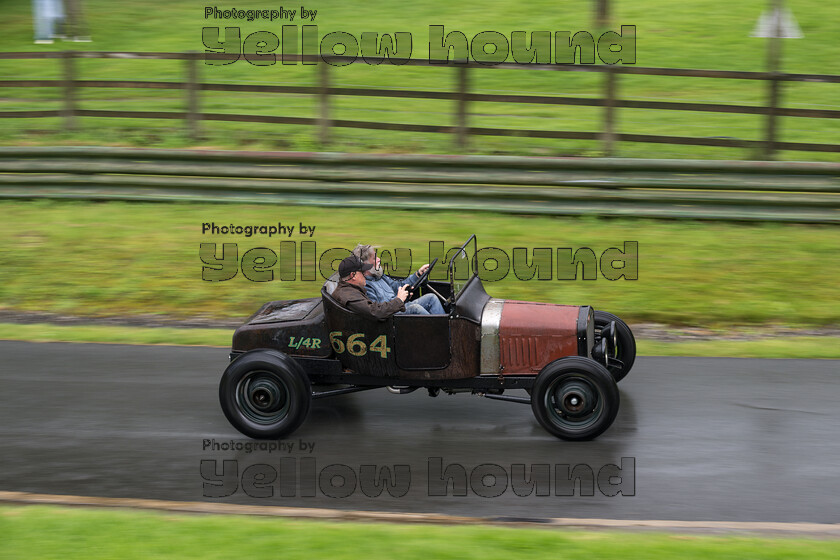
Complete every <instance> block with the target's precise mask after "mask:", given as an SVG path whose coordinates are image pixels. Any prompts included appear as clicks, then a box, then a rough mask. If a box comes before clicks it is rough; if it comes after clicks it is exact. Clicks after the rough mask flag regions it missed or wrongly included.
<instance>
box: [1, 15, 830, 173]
mask: <svg viewBox="0 0 840 560" xmlns="http://www.w3.org/2000/svg"><path fill="white" fill-rule="evenodd" d="M592 4H593V3H580V2H571V1H561V2H549V1H546V0H538V1H535V2H529V3H528V5H527V7H525V6H518V7H513V6H511V5H510V3H507V2H499V1H492V2H486V1H485V2H478V1H476V0H465V1H463V2H458V3H457V4H453V3H451V2H450V3H447V2H443V1H441V0H432V1H425V2H415V3H412V4H410V5H403V4H393V3H387V2H370V3H367V4H366V5H365V7H364V8H363V9H359V8H358V7H357V6H352V5H349V4H346V3H341V2H336V1H333V0H329V1H324V2H319V3H318V6H317V17H316V20H315V22H314V24H315V25H317V26H318V36H319V37H323V36H324V35H326V34H327V33H329V32H331V31H345V32H348V33H351V34H353V35H354V36H355V37H361V34H362V32H371V31H374V32H377V33H379V34H384V33H394V32H396V31H405V32H410V33H411V34H412V38H413V43H412V46H413V49H412V56H413V57H415V58H428V53H429V46H428V41H429V35H430V34H429V26H430V25H444V26H445V29H446V30H447V32H448V31H451V30H458V31H462V32H463V33H465V35H466V36H467V38H468V39H469V38H472V37H473V36H474V35H475V34H476V33H478V32H481V31H486V30H493V31H498V32H500V33H502V34H504V35H505V36H507V37H510V33H511V32H512V31H515V30H520V31H539V30H549V31H564V30H568V31H571V32H575V31H581V30H586V31H590V32H592V33H593V34H594V35H596V36H597V35H598V34H599V33H598V30H597V29H596V28H595V26H594V23H593V15H592ZM611 4H612V12H613V14H614V16H613V22H614V23H613V25H612V26H610V27H611V28H613V29H618V28H619V26H620V25H622V24H624V25H635V26H636V28H637V65H638V66H653V67H656V66H662V67H681V68H705V69H724V70H747V71H756V70H763V69H764V65H765V56H766V54H765V46H766V45H765V40H764V39H759V38H753V37H750V33H751V32H752V30H753V27H754V26H755V23H756V21H757V20H758V18H759V16H760V14H761V13H762V12H763V11H764V10H765V8H766V4H767V3H766V1H765V0H748V1H746V2H739V3H737V4H731V3H730V4H722V3H720V2H717V1H713V0H694V1H692V2H691V3H687V4H685V3H684V4H676V5H675V4H673V3H669V2H664V1H662V0H644V1H643V2H628V1H613V2H612V3H611ZM787 5H788V6H789V7H790V8H791V10H792V11H793V13H794V14H795V16H796V18H797V20H798V23H799V25H800V27H801V28H802V31H803V33H804V38H803V39H790V40H785V41H784V47H783V65H782V67H783V69H784V70H786V71H788V72H799V73H828V74H838V73H840V62H838V61H840V43H839V42H838V41H837V40H836V37H837V21H840V5H838V4H833V3H825V2H818V1H817V0H794V1H791V2H788V3H787ZM85 7H86V10H87V16H88V17H87V19H88V21H89V25H90V28H91V34H92V36H93V39H94V41H93V42H92V43H66V42H64V43H63V42H57V43H56V44H55V45H51V46H41V45H38V46H35V45H33V44H32V30H31V15H30V6H29V4H27V3H16V4H12V5H10V6H8V7H6V8H4V33H3V34H2V36H0V50H2V51H32V50H36V51H37V50H61V49H85V50H125V51H185V50H197V51H203V50H204V46H203V44H202V41H201V29H202V27H205V26H208V27H220V28H222V27H225V26H238V27H240V28H241V30H242V31H241V32H242V36H243V37H245V36H246V35H247V34H249V33H251V32H254V31H258V30H269V31H272V32H275V33H276V34H278V35H279V34H280V28H281V26H282V25H283V24H292V25H299V24H300V23H301V22H300V21H299V19H296V20H295V21H294V22H289V21H284V22H278V21H275V22H270V23H263V22H247V21H242V20H212V19H210V20H205V19H204V6H203V5H202V6H199V5H194V4H192V3H187V2H163V1H161V0H152V1H149V2H144V3H142V4H115V3H113V2H105V0H87V1H86V2H85ZM261 7H266V8H276V7H277V6H275V5H273V4H270V3H265V2H256V3H253V4H249V5H248V8H249V9H256V8H261ZM220 8H222V9H224V7H222V6H220ZM298 9H299V8H298ZM308 23H312V22H308ZM201 74H202V76H201V77H202V79H203V80H205V81H208V82H214V83H219V82H222V83H262V84H278V83H282V84H287V85H315V84H316V71H315V69H314V68H313V67H309V66H306V67H304V66H302V65H296V66H289V65H286V66H283V65H279V64H278V65H275V66H268V67H257V66H253V65H251V64H249V63H248V62H246V61H245V60H240V61H238V62H236V63H234V64H231V65H228V66H202V68H201ZM183 75H184V67H183V63H182V62H179V61H133V60H85V61H81V62H80V63H79V68H78V76H77V77H78V78H79V79H132V80H134V79H150V80H172V81H175V80H179V79H182V78H183ZM330 75H331V78H330V79H331V83H332V85H334V86H363V87H373V88H377V87H381V88H395V87H396V88H411V89H414V88H416V89H430V90H440V91H452V90H453V88H454V86H455V71H454V70H453V69H451V68H443V69H439V68H435V69H433V68H409V67H396V66H393V65H389V64H385V65H382V66H371V65H367V64H354V65H351V66H347V67H342V68H338V67H332V68H330ZM59 76H60V68H59V65H58V63H57V61H54V60H34V61H31V60H26V61H0V79H7V78H56V77H59ZM470 81H471V90H472V91H476V92H483V93H518V94H554V95H565V96H579V97H599V96H601V94H602V87H603V78H602V77H601V76H600V75H596V74H594V73H586V72H539V71H530V70H498V69H488V70H478V71H475V72H472V73H471V77H470ZM838 88H840V86H838V85H837V84H820V83H797V84H791V85H788V86H785V88H784V91H783V96H782V99H783V103H784V104H785V105H786V106H788V107H801V108H824V109H830V108H834V109H837V108H838V102H837V100H838V99H840V95H838ZM618 91H619V95H620V96H621V97H623V98H627V99H638V100H667V101H684V102H710V103H732V104H748V105H761V104H763V103H765V101H766V86H765V85H763V84H762V83H761V82H759V81H753V80H722V79H714V80H713V79H708V78H689V77H663V76H626V77H621V79H620V82H619V86H618ZM79 101H80V106H81V107H82V108H88V109H111V110H169V111H180V110H183V108H184V102H183V97H182V95H181V93H180V92H178V91H170V90H138V89H122V90H121V89H108V90H96V89H86V90H83V91H82V92H80V94H79ZM332 103H333V106H332V108H331V116H332V117H333V118H335V119H352V120H369V121H387V122H397V123H422V124H433V123H437V124H440V125H441V126H449V125H451V124H453V116H452V111H453V104H452V102H449V101H436V100H429V99H388V98H361V97H352V96H344V97H340V98H334V99H333V101H332ZM60 107H61V100H60V90H55V89H47V88H26V89H24V88H3V92H2V98H0V110H3V111H5V110H8V111H12V110H24V109H57V108H60ZM317 107H318V105H317V100H316V99H314V98H311V97H309V96H305V95H291V94H287V95H279V94H277V95H266V94H253V93H238V94H236V93H230V92H207V93H205V94H203V96H202V110H204V111H206V112H218V113H221V112H232V113H248V114H262V115H284V116H317ZM470 113H471V115H470V124H471V125H472V126H480V127H501V128H535V129H546V130H556V129H564V130H575V131H597V130H600V128H601V121H602V110H601V109H599V108H596V107H577V106H542V105H514V104H509V103H486V102H485V103H480V104H473V105H472V106H471V108H470ZM60 126H61V123H60V122H59V121H58V120H57V119H4V122H3V127H4V129H5V134H4V135H3V137H2V138H0V143H2V144H47V145H54V144H56V143H66V144H99V145H140V146H154V147H184V146H192V145H195V144H196V142H194V141H192V140H190V139H189V138H188V137H187V136H186V135H185V134H184V131H183V128H182V126H181V124H180V123H178V122H177V121H175V122H170V121H154V122H152V121H141V120H137V119H92V118H87V119H83V120H82V122H81V128H80V130H78V131H76V132H73V133H65V132H61V131H60ZM763 127H764V121H763V118H762V117H761V116H759V115H736V114H717V113H698V112H686V111H654V110H644V109H622V110H620V111H619V113H618V131H619V132H626V133H640V134H668V135H677V136H697V137H728V138H739V139H753V140H755V139H760V138H761V134H762V131H763ZM203 129H204V132H203V134H204V136H203V138H202V139H201V140H200V141H199V142H198V144H200V145H204V146H216V147H228V148H248V149H282V150H312V149H316V148H321V149H323V148H328V149H332V150H339V151H385V152H435V153H447V152H450V151H451V150H452V148H453V140H452V138H450V137H449V136H448V135H443V134H418V133H411V132H401V131H392V132H383V131H364V130H357V129H341V130H334V131H333V136H332V140H331V143H330V144H329V145H327V146H321V145H319V144H318V143H317V142H316V133H317V131H316V130H315V129H314V128H311V127H303V126H291V125H289V126H280V125H264V124H249V123H221V122H207V123H204V125H203ZM780 139H781V140H785V141H800V142H826V143H840V127H838V126H837V122H836V120H832V119H804V118H793V117H784V118H781V121H780ZM468 151H469V152H474V153H519V154H538V155H583V156H597V155H601V146H600V145H599V143H597V142H593V141H585V140H550V141H549V140H539V139H526V138H493V137H478V138H474V139H473V140H472V144H471V146H470V148H469V149H468ZM618 155H620V156H623V157H691V158H721V159H729V158H731V159H743V158H749V157H753V156H755V154H753V153H749V152H748V151H746V150H741V149H729V148H713V147H680V146H670V145H657V144H639V143H624V144H622V145H621V146H620V148H619V151H618ZM780 157H781V158H783V159H805V160H833V161H837V160H838V155H837V154H831V153H819V152H794V153H788V152H785V153H782V154H780Z"/></svg>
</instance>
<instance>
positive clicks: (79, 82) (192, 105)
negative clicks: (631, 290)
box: [0, 51, 840, 159]
mask: <svg viewBox="0 0 840 560" xmlns="http://www.w3.org/2000/svg"><path fill="white" fill-rule="evenodd" d="M206 56H213V55H205V54H203V53H163V52H96V51H85V52H72V51H65V52H42V53H25V52H2V53H0V59H7V60H8V59H17V60H23V59H45V58H55V59H57V60H58V61H59V62H60V64H61V66H62V78H61V79H56V80H0V87H10V88H11V87H15V88H21V87H27V88H28V87H48V88H49V87H52V88H59V89H61V90H62V92H63V106H62V108H61V109H60V110H31V111H0V118H37V117H53V118H55V117H60V118H62V119H63V120H64V126H65V127H66V128H67V129H73V128H74V127H76V126H77V124H76V120H77V117H117V118H150V119H175V120H182V121H184V123H185V125H186V127H187V128H188V130H189V131H190V133H191V134H193V135H194V136H196V137H197V136H198V135H199V133H200V123H201V121H239V122H257V123H273V124H292V125H311V126H315V127H317V129H318V138H319V140H320V141H321V142H322V143H326V142H327V141H328V140H329V133H330V129H331V128H332V127H342V128H358V129H375V130H397V131H411V132H421V133H444V134H451V135H453V137H454V139H455V144H456V146H457V147H458V148H459V149H464V148H465V147H466V145H467V144H468V142H469V137H470V136H507V137H529V138H547V139H584V140H594V141H600V142H601V144H602V147H603V152H604V153H605V154H606V155H610V154H613V153H614V151H615V144H616V143H617V142H652V143H659V144H682V145H694V146H719V147H730V148H747V149H752V150H754V151H755V152H756V153H760V154H761V156H762V157H763V158H765V159H772V158H773V155H774V152H775V151H777V150H800V151H816V152H840V144H826V143H818V142H782V141H779V140H778V138H777V130H778V126H777V121H778V119H779V117H800V118H820V119H837V118H840V111H838V110H832V109H804V108H788V107H783V106H782V98H783V87H782V86H783V84H785V83H788V82H822V83H835V84H836V83H840V76H837V75H827V74H789V73H769V72H737V71H725V70H692V69H680V68H645V67H637V66H625V65H614V66H606V65H583V64H514V63H505V64H499V65H495V66H486V65H483V64H478V63H475V62H471V63H466V64H455V63H450V64H448V65H446V64H445V63H443V62H442V61H430V60H423V59H409V60H404V59H400V60H396V61H395V62H397V63H399V64H401V65H409V66H427V67H429V71H430V72H435V71H437V72H440V71H441V68H451V67H453V66H454V67H456V68H457V76H458V80H457V85H456V87H455V88H454V90H453V91H451V92H443V91H423V90H412V89H382V88H375V89H374V88H359V87H332V86H331V85H330V65H329V64H325V63H323V61H320V59H319V57H307V56H296V57H293V58H294V59H295V60H296V61H297V62H307V63H314V62H319V61H320V63H319V64H317V68H318V70H317V76H318V85H316V86H290V85H254V84H224V83H204V82H201V81H200V79H199V63H200V62H201V61H203V60H205V57H206ZM90 58H113V59H168V60H173V59H175V60H183V61H184V63H185V68H184V81H181V82H171V81H134V80H131V81H129V80H84V79H80V76H79V75H78V71H77V64H76V60H77V59H90ZM333 58H336V59H340V58H341V57H333ZM384 66H389V65H388V64H386V65H384ZM494 69H517V70H520V71H546V70H548V71H557V72H596V73H600V74H603V76H604V80H603V97H601V98H584V97H565V96H553V95H507V94H488V93H473V92H471V91H470V87H469V86H470V78H469V77H470V74H471V73H472V72H476V71H492V70H494ZM622 75H650V76H693V77H700V78H718V79H737V80H758V81H760V82H763V83H764V86H763V87H764V88H765V90H766V92H765V93H766V99H767V104H766V105H763V106H756V105H736V104H722V103H683V102H672V101H644V100H627V99H620V98H619V97H618V95H617V92H618V89H619V83H620V77H621V76H622ZM79 88H151V89H177V90H183V92H184V110H183V111H112V110H92V109H81V108H80V107H79V103H78V101H77V94H76V92H77V90H78V89H79ZM202 91H230V92H260V93H281V94H282V93H287V94H306V95H312V96H315V97H316V98H317V99H318V116H317V117H292V116H266V115H248V114H229V113H206V112H202V111H201V92H202ZM336 95H346V96H362V97H386V98H416V99H440V100H448V101H452V102H453V111H452V123H451V124H450V125H431V124H406V123H396V122H377V121H357V120H342V119H333V118H331V115H330V98H331V96H336ZM838 98H840V95H838ZM476 102H502V103H530V104H544V105H577V106H590V107H602V108H603V117H602V128H601V130H600V131H585V132H581V131H572V130H533V129H509V128H483V127H474V126H470V124H469V115H470V103H476ZM620 109H656V110H667V111H700V112H714V113H736V114H750V115H763V116H764V117H765V118H764V127H763V134H762V135H761V136H762V138H763V139H762V140H739V139H735V138H717V137H715V138H700V137H686V136H665V135H656V134H628V133H619V132H616V124H615V123H616V113H617V112H618V110H620Z"/></svg>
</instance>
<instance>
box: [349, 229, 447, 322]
mask: <svg viewBox="0 0 840 560" xmlns="http://www.w3.org/2000/svg"><path fill="white" fill-rule="evenodd" d="M353 254H354V255H356V256H357V257H359V259H361V260H362V262H364V263H367V264H369V265H371V268H370V270H368V271H367V272H365V276H366V277H367V285H366V286H365V291H366V292H367V295H368V297H369V298H370V299H371V300H372V301H375V302H380V303H381V302H386V301H390V300H392V299H393V298H394V297H396V295H397V292H398V291H399V289H400V287H401V286H403V285H405V284H412V283H413V282H414V281H415V280H417V278H418V277H419V276H422V275H423V273H424V272H426V270H428V268H429V265H428V264H424V265H423V266H421V267H420V268H419V269H417V272H416V273H415V274H412V275H411V276H409V277H408V278H406V279H405V280H402V281H400V280H394V279H393V278H391V277H390V276H388V275H386V274H385V273H384V272H383V270H382V267H381V266H380V259H379V257H377V256H376V250H375V249H374V248H373V247H372V246H371V245H362V244H359V245H356V248H355V249H353ZM405 312H406V313H407V314H410V315H430V314H431V315H445V314H446V312H445V311H444V310H443V306H442V305H441V303H440V299H438V297H437V296H436V295H435V294H425V295H422V296H420V297H419V298H417V299H415V300H412V301H410V302H408V303H406V305H405Z"/></svg>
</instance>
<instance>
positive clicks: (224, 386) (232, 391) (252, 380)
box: [219, 350, 312, 439]
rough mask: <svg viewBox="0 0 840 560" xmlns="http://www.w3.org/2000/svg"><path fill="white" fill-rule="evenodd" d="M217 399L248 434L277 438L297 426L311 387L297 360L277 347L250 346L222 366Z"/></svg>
mask: <svg viewBox="0 0 840 560" xmlns="http://www.w3.org/2000/svg"><path fill="white" fill-rule="evenodd" d="M219 401H220V402H221V405H222V410H223V411H224V413H225V416H226V417H227V419H228V421H230V423H231V424H232V425H233V427H234V428H236V429H237V430H239V431H240V432H242V433H243V434H245V435H246V436H248V437H252V438H257V439H279V438H282V437H284V436H287V435H289V434H291V433H292V432H294V431H295V430H296V429H298V428H299V427H300V425H301V424H302V423H303V421H304V420H305V419H306V415H307V414H308V413H309V405H310V403H311V401H312V388H311V386H310V384H309V378H308V377H307V376H306V374H305V373H304V372H303V370H301V368H300V366H298V365H297V363H296V362H295V361H294V360H293V359H292V358H290V357H289V356H287V355H286V354H283V353H282V352H279V351H277V350H252V351H250V352H246V353H245V354H243V355H241V356H239V357H238V358H237V359H235V360H234V361H233V362H232V363H231V364H230V365H229V366H228V367H227V369H226V370H225V373H224V374H223V375H222V380H221V382H220V383H219Z"/></svg>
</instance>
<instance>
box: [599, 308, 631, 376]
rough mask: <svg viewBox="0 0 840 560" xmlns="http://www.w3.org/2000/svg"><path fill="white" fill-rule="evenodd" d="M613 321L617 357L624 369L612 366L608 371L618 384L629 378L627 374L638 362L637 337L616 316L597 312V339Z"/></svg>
mask: <svg viewBox="0 0 840 560" xmlns="http://www.w3.org/2000/svg"><path fill="white" fill-rule="evenodd" d="M611 321H615V331H616V332H615V334H616V355H615V357H616V358H617V359H619V360H621V361H622V362H623V363H624V367H623V368H620V367H617V366H610V367H607V369H608V370H609V372H610V373H611V374H612V376H613V378H614V379H615V381H616V383H618V382H619V381H621V380H622V379H624V378H625V377H627V374H628V373H630V369H631V368H632V367H633V363H634V362H635V361H636V337H634V336H633V331H631V330H630V327H628V326H627V323H625V322H624V321H622V320H621V319H620V318H619V317H617V316H616V315H613V314H612V313H607V312H606V311H595V334H596V337H597V334H598V333H599V332H600V330H601V329H602V328H604V327H606V326H607V325H609V324H610V322H611Z"/></svg>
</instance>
